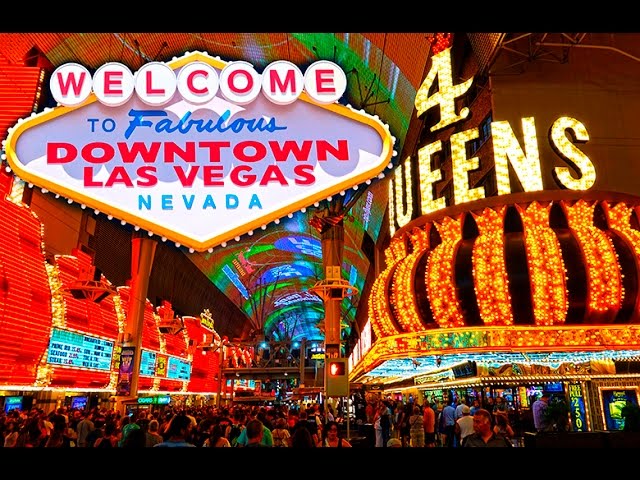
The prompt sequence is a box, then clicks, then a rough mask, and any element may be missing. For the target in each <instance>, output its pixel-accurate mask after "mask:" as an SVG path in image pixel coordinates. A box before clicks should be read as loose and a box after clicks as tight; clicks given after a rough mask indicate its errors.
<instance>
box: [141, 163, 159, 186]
mask: <svg viewBox="0 0 640 480" xmlns="http://www.w3.org/2000/svg"><path fill="white" fill-rule="evenodd" d="M155 173H156V167H153V166H151V165H146V166H144V167H140V168H139V169H138V177H140V178H139V179H138V186H139V187H153V186H155V185H156V184H157V183H158V177H156V176H155Z"/></svg>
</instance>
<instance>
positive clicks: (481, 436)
mask: <svg viewBox="0 0 640 480" xmlns="http://www.w3.org/2000/svg"><path fill="white" fill-rule="evenodd" d="M470 418H473V433H472V434H471V435H467V436H466V437H464V441H463V442H462V446H463V447H513V445H511V442H510V441H509V440H507V439H506V438H505V437H503V436H502V435H500V434H496V433H494V431H493V430H492V428H491V412H489V410H485V409H484V408H479V409H478V410H476V412H475V414H474V415H473V417H470Z"/></svg>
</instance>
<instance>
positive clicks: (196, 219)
mask: <svg viewBox="0 0 640 480" xmlns="http://www.w3.org/2000/svg"><path fill="white" fill-rule="evenodd" d="M50 88H51V91H52V94H53V96H54V97H55V98H56V99H57V100H58V101H59V102H60V103H61V106H59V107H56V108H55V109H52V110H49V111H45V112H42V113H40V114H38V115H35V116H33V117H30V118H29V119H28V120H26V121H24V122H20V123H18V124H17V125H16V126H15V127H14V128H12V129H11V130H10V133H9V136H8V138H7V142H6V145H5V150H6V155H7V161H8V163H9V165H10V166H11V168H12V169H13V170H14V172H15V173H16V175H18V176H19V177H20V178H22V179H23V180H25V181H28V182H30V183H33V184H34V185H37V186H39V187H41V188H44V189H46V190H48V191H50V192H52V193H55V194H59V195H63V196H65V197H67V198H68V199H70V201H76V202H78V203H79V204H81V206H83V207H84V208H86V207H89V208H91V209H93V210H94V211H95V212H96V213H98V212H102V213H104V214H106V215H108V216H111V217H116V218H119V219H121V220H123V221H125V222H128V223H131V224H133V225H135V226H138V227H141V228H144V229H146V230H147V231H148V232H149V233H150V235H153V234H158V235H161V236H162V237H163V239H164V240H167V239H170V240H172V241H174V242H175V243H176V244H177V245H178V246H180V245H184V246H187V247H189V248H190V249H193V250H198V251H204V250H207V249H209V250H212V248H213V247H214V246H216V245H218V244H221V243H224V242H226V241H228V240H230V239H233V238H235V237H238V236H239V235H242V234H244V233H249V232H251V231H253V230H254V229H256V228H258V227H262V226H263V225H266V224H268V223H269V222H271V221H274V220H277V219H279V218H281V217H283V216H285V215H288V214H290V213H294V212H296V211H298V210H300V209H302V208H305V207H307V206H309V205H311V204H313V203H315V202H318V201H320V200H324V199H325V198H327V197H329V196H332V195H336V194H338V193H340V192H341V191H343V190H345V189H347V188H351V187H354V186H356V185H358V184H360V183H363V182H365V181H366V180H369V179H371V178H374V177H377V176H378V175H379V174H380V172H382V171H383V170H384V169H385V168H386V167H387V165H388V164H389V162H390V160H391V157H392V155H393V151H392V145H393V141H394V140H393V137H392V136H391V134H390V133H389V131H388V128H387V127H386V126H385V125H383V124H382V122H380V121H379V120H378V119H377V118H376V117H372V116H369V115H368V114H366V113H364V112H363V111H355V110H354V109H352V108H350V107H345V106H343V105H340V104H339V103H337V100H338V99H339V98H340V97H341V96H342V94H343V93H344V91H345V88H346V76H345V75H344V72H342V70H340V68H339V67H338V66H337V65H335V64H332V63H331V62H325V61H322V62H316V63H314V64H312V65H311V66H310V67H309V68H308V69H307V72H305V74H304V76H303V75H302V73H301V72H300V71H299V70H298V69H297V67H296V66H295V65H293V64H290V63H289V62H274V63H272V64H270V65H268V66H267V67H266V69H265V70H264V71H263V72H262V74H261V75H259V74H258V73H257V72H256V71H255V70H254V69H253V67H252V66H251V65H250V64H248V63H246V62H233V63H226V62H223V61H221V60H220V59H218V58H214V57H210V56H209V55H207V54H205V53H200V52H192V53H188V54H185V55H184V56H183V57H181V58H176V59H174V60H173V61H170V62H168V63H166V64H164V63H160V62H150V63H148V64H146V65H143V66H142V67H141V68H140V70H139V71H138V72H136V74H135V75H134V74H132V73H131V72H130V71H128V69H127V67H125V66H124V65H121V64H117V63H109V64H106V65H103V66H102V67H100V68H99V69H98V70H97V71H96V72H95V73H94V75H93V77H91V75H90V74H89V71H88V70H86V69H85V68H84V67H83V66H81V65H78V64H66V65H63V66H62V67H59V69H58V70H56V71H55V72H54V74H53V76H52V79H51V84H50ZM260 92H262V95H260Z"/></svg>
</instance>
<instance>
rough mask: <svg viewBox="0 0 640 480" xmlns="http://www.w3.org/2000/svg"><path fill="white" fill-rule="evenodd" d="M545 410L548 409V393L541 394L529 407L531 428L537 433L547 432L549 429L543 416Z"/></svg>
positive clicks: (547, 422)
mask: <svg viewBox="0 0 640 480" xmlns="http://www.w3.org/2000/svg"><path fill="white" fill-rule="evenodd" d="M547 408H549V394H548V393H543V394H542V395H541V396H540V398H538V400H536V401H535V402H533V405H532V406H531V411H532V412H533V426H534V427H535V429H536V431H537V432H547V431H549V429H550V428H551V425H550V424H549V421H548V420H547V418H546V415H545V413H546V411H547Z"/></svg>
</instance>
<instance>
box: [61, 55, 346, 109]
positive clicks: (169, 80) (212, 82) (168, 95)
mask: <svg viewBox="0 0 640 480" xmlns="http://www.w3.org/2000/svg"><path fill="white" fill-rule="evenodd" d="M346 87H347V79H346V75H345V73H344V71H343V70H342V69H341V68H340V67H339V66H338V65H336V64H335V63H333V62H330V61H326V60H320V61H317V62H315V63H313V64H311V65H310V66H309V67H308V68H307V70H306V72H305V74H304V75H303V74H302V71H301V70H300V69H299V68H298V67H297V66H296V65H294V64H293V63H291V62H288V61H286V60H279V61H276V62H273V63H270V64H269V65H268V66H267V67H266V68H265V69H264V71H263V73H262V74H259V73H258V72H257V71H256V70H255V69H254V68H253V66H252V65H251V64H250V63H248V62H244V61H238V62H231V63H228V64H227V65H226V66H225V67H224V68H223V69H222V71H221V72H220V74H218V72H217V71H216V70H215V69H214V67H213V66H212V65H210V64H208V63H205V62H202V61H194V62H191V63H189V64H187V65H185V66H184V67H183V68H182V69H181V70H180V73H179V74H178V75H176V74H175V71H174V70H173V69H172V68H171V67H170V66H168V65H167V64H165V63H160V62H150V63H147V64H145V65H143V66H142V67H141V68H140V69H139V70H138V71H137V72H136V73H135V74H133V73H132V72H131V70H129V68H128V67H127V66H126V65H123V64H121V63H117V62H110V63H106V64H104V65H102V66H101V67H100V68H98V70H96V72H95V74H94V75H93V76H92V75H91V73H90V72H89V70H87V69H86V68H85V67H84V66H82V65H79V64H77V63H67V64H64V65H62V66H60V67H58V68H57V69H56V70H55V71H54V72H53V75H52V76H51V80H50V88H51V93H52V95H53V98H54V99H55V100H56V101H57V102H58V103H59V104H60V105H63V106H66V107H76V106H79V105H81V104H83V103H84V102H85V101H86V100H87V99H88V98H89V97H90V95H91V93H94V94H95V96H96V98H97V100H98V101H99V102H100V103H102V104H104V105H107V106H112V107H117V106H120V105H123V104H124V103H126V102H127V101H129V99H130V98H131V97H132V96H133V94H134V93H136V94H137V95H138V97H139V98H140V100H141V101H142V102H144V103H145V104H147V105H150V106H154V107H158V106H162V105H165V104H167V103H168V102H169V101H171V99H172V98H173V96H174V95H175V93H176V91H178V92H179V93H180V95H181V96H182V98H183V99H184V100H186V101H187V102H189V103H191V104H194V105H200V104H205V103H207V102H209V101H211V100H212V99H213V98H214V97H215V96H216V95H217V94H218V92H220V93H221V94H222V96H223V97H224V98H226V99H227V100H229V101H230V102H233V103H235V104H236V105H247V104H249V103H251V102H253V101H254V100H256V98H257V97H258V95H260V92H262V93H263V94H264V96H265V97H266V98H267V99H268V100H270V101H271V102H273V103H275V104H277V105H288V104H290V103H293V102H294V101H296V100H297V99H298V97H300V95H301V94H302V92H303V90H304V91H306V93H307V95H309V97H311V99H312V100H313V101H315V102H316V103H320V104H331V103H334V102H336V101H337V100H338V99H339V98H340V97H342V95H343V94H344V92H345V90H346Z"/></svg>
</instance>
